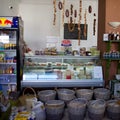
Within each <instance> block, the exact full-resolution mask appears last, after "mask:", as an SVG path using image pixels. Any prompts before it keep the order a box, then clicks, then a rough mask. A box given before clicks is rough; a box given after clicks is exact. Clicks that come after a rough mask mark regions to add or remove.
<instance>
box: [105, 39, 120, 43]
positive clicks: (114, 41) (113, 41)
mask: <svg viewBox="0 0 120 120" xmlns="http://www.w3.org/2000/svg"><path fill="white" fill-rule="evenodd" d="M104 42H111V43H118V42H120V40H109V41H104Z"/></svg>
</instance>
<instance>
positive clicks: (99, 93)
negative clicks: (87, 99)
mask: <svg viewBox="0 0 120 120" xmlns="http://www.w3.org/2000/svg"><path fill="white" fill-rule="evenodd" d="M94 97H95V99H104V100H109V98H110V90H108V89H106V88H96V89H94Z"/></svg>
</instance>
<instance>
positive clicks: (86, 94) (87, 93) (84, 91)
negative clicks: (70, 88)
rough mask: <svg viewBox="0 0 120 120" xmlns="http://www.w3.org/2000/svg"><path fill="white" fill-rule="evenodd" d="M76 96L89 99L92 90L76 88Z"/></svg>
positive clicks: (91, 95)
mask: <svg viewBox="0 0 120 120" xmlns="http://www.w3.org/2000/svg"><path fill="white" fill-rule="evenodd" d="M76 96H77V98H85V99H87V100H91V99H92V97H93V90H91V89H79V90H76Z"/></svg>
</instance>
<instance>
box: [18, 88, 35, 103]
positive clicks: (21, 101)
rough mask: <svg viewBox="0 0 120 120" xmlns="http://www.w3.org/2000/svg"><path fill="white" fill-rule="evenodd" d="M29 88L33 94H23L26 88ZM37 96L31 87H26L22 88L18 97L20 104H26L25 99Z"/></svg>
mask: <svg viewBox="0 0 120 120" xmlns="http://www.w3.org/2000/svg"><path fill="white" fill-rule="evenodd" d="M28 89H30V90H31V91H32V92H33V94H25V92H26V90H28ZM30 98H37V95H36V92H35V90H34V89H33V88H32V87H27V88H25V89H24V90H23V94H22V96H20V97H19V101H20V103H21V105H26V99H30Z"/></svg>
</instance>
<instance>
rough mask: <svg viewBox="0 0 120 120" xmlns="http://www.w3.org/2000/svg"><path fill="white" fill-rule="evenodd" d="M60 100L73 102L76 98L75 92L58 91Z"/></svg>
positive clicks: (68, 90) (67, 90)
mask: <svg viewBox="0 0 120 120" xmlns="http://www.w3.org/2000/svg"><path fill="white" fill-rule="evenodd" d="M57 93H58V99H59V100H63V101H71V100H73V99H74V98H75V91H74V90H70V89H58V90H57Z"/></svg>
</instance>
